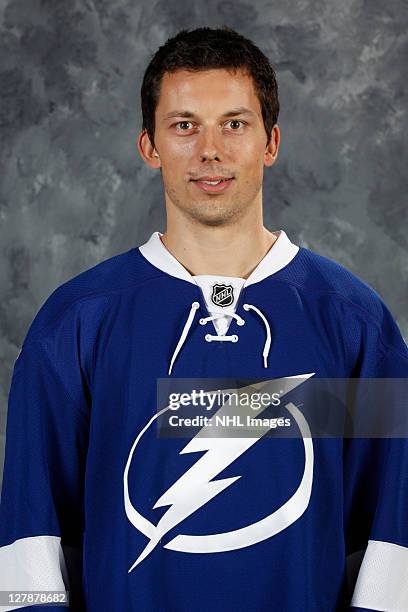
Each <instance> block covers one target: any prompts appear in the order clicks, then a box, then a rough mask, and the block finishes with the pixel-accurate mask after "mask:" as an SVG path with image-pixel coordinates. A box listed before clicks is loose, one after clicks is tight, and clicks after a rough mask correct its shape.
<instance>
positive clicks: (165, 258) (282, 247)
mask: <svg viewBox="0 0 408 612" xmlns="http://www.w3.org/2000/svg"><path fill="white" fill-rule="evenodd" d="M273 233H274V234H275V235H277V236H278V238H277V240H275V242H274V244H273V245H272V247H271V248H270V249H269V251H268V252H267V253H266V255H265V256H264V257H263V259H261V261H260V262H259V264H258V265H257V266H256V268H255V269H254V270H253V271H252V272H251V274H250V275H249V276H248V278H247V279H246V280H245V282H244V285H243V286H244V287H247V286H248V285H253V284H254V283H259V281H261V280H263V279H264V278H266V277H267V276H270V275H271V274H274V273H275V272H278V270H281V269H282V268H284V267H285V266H286V265H287V264H288V263H290V262H291V261H292V259H293V258H294V257H295V255H296V254H297V252H298V251H299V247H298V246H297V245H296V244H294V243H293V242H291V241H290V240H289V238H288V236H287V235H286V233H285V232H284V230H278V231H276V232H273ZM160 236H163V234H162V233H161V232H153V234H152V235H151V236H150V238H149V240H148V241H147V242H145V243H144V244H142V245H141V246H140V247H139V251H140V252H141V254H142V255H143V257H145V258H146V259H147V260H148V261H149V262H150V263H151V264H152V265H153V266H155V267H156V268H159V270H162V271H163V272H166V273H167V274H170V275H171V276H175V277H176V278H181V279H183V280H186V281H188V282H190V283H193V284H196V281H195V280H194V275H192V274H190V272H189V271H188V270H187V269H186V268H185V267H184V266H183V265H182V264H181V263H180V262H179V261H178V260H177V259H176V258H175V257H174V255H172V254H171V253H170V251H169V250H168V249H167V248H166V247H165V246H164V244H163V242H162V241H161V239H160ZM214 276H217V278H218V277H220V278H222V275H219V274H217V275H214ZM237 278H238V277H237Z"/></svg>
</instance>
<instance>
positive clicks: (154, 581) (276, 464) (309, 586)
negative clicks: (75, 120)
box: [0, 230, 408, 612]
mask: <svg viewBox="0 0 408 612" xmlns="http://www.w3.org/2000/svg"><path fill="white" fill-rule="evenodd" d="M298 376H303V377H309V376H315V377H321V378H351V377H357V378H364V377H366V378H371V377H378V378H381V377H383V378H405V377H407V376H408V349H407V346H406V344H405V342H404V340H403V338H402V336H401V333H400V331H399V329H398V326H397V324H396V322H395V320H394V319H393V317H392V315H391V313H390V311H389V310H388V309H387V307H386V305H385V304H384V302H383V301H382V299H381V298H380V296H379V295H378V294H377V293H376V292H375V291H374V290H373V289H371V288H370V287H369V286H368V285H366V284H365V283H363V282H362V281H361V280H359V279H358V278H356V277H355V276H354V275H353V274H352V273H350V272H349V271H348V270H346V269H345V268H344V267H342V266H340V265H339V264H337V263H335V262H334V261H332V260H330V259H328V258H325V257H323V256H320V255H318V254H317V253H315V252H313V251H311V250H310V249H308V248H305V247H299V246H297V245H295V244H294V243H293V242H292V241H291V240H290V239H289V237H288V236H287V234H286V233H285V232H284V231H283V230H280V231H278V232H277V240H276V242H275V243H274V244H273V246H272V248H271V249H270V250H269V252H268V253H267V254H266V256H265V257H264V258H263V259H262V261H261V262H260V263H259V264H258V266H257V267H256V268H255V270H254V271H253V272H252V273H251V274H250V276H249V277H248V278H247V279H239V278H235V277H225V276H212V275H198V276H193V275H191V274H190V273H189V272H188V271H187V270H186V269H185V268H184V266H182V265H181V264H180V263H179V262H178V261H177V259H176V258H175V257H173V256H172V255H171V253H170V252H169V251H168V250H167V249H166V248H165V246H164V244H163V243H162V241H161V239H160V233H159V232H154V233H153V234H152V236H151V238H150V239H149V240H148V241H147V242H146V243H145V244H144V245H142V246H141V247H139V248H131V249H130V250H128V251H127V252H124V253H121V254H119V255H117V256H115V257H112V258H110V259H107V260H106V261H103V262H102V263H100V264H98V265H96V266H94V267H93V268H91V269H89V270H87V271H85V272H83V273H81V274H79V275H78V276H76V277H75V278H73V279H71V280H69V281H68V282H66V283H64V284H63V285H61V286H60V287H58V288H57V289H56V290H55V291H54V292H53V293H52V294H51V296H50V297H49V298H48V299H47V300H46V301H45V303H44V304H43V306H42V307H41V309H40V310H39V312H38V313H37V315H36V317H35V319H34V321H33V322H32V324H31V326H30V328H29V330H28V333H27V335H26V337H25V340H24V343H23V346H22V350H21V352H20V354H19V356H18V358H17V360H16V363H15V365H14V370H13V376H12V382H11V387H10V393H9V405H8V416H7V429H6V452H5V464H4V476H3V486H2V496H1V505H0V591H25V592H28V591H29V592H37V591H61V590H62V591H63V590H68V591H69V592H70V596H71V602H72V603H71V609H75V610H86V611H87V612H105V611H106V612H108V611H109V612H116V611H117V612H192V611H193V612H208V610H212V611H213V612H271V611H279V612H281V611H283V612H300V611H302V612H335V611H338V610H345V609H349V607H350V606H353V607H354V608H353V609H356V610H357V609H365V610H386V611H390V612H402V611H407V610H408V444H407V441H406V440H405V439H403V438H401V439H400V438H382V439H381V438H378V439H348V440H346V439H342V438H340V437H339V438H324V437H321V438H316V439H312V438H310V439H309V442H307V443H306V440H302V438H301V437H300V438H293V439H283V438H282V439H278V438H276V439H272V438H268V437H264V438H262V439H261V438H259V439H258V440H255V441H252V442H248V441H247V442H246V443H245V444H244V443H242V441H241V443H239V442H237V441H235V442H234V443H233V442H231V440H229V441H225V443H223V440H222V439H219V440H218V441H213V442H212V443H209V442H208V440H207V441H206V442H205V441H203V439H200V438H199V437H194V438H192V439H191V440H190V441H188V440H186V439H183V438H177V437H175V438H165V437H160V436H158V435H157V431H156V429H155V427H154V425H155V419H156V417H157V381H158V379H168V380H169V381H171V380H177V379H187V378H201V379H206V378H211V379H212V378H213V379H235V380H241V379H246V380H252V379H257V380H260V379H268V380H272V379H285V380H290V377H298ZM301 411H302V407H299V413H298V419H302V418H303V417H306V418H307V414H306V413H305V414H304V415H303V416H302V414H301ZM305 412H306V411H305ZM299 422H300V421H299ZM234 444H235V447H234ZM357 557H360V559H361V558H362V562H361V566H359V565H357V567H359V571H358V578H357V581H356V582H355V584H354V582H353V583H350V582H348V580H347V566H348V563H350V561H351V560H353V559H354V558H357ZM3 603H4V602H3ZM21 607H22V604H20V605H19V604H18V602H17V603H15V601H14V603H9V604H7V605H3V606H0V610H4V611H6V610H14V609H19V608H21ZM25 609H27V610H39V609H43V608H42V607H40V606H37V605H33V606H29V607H27V608H25ZM53 609H55V610H57V609H60V608H59V607H57V606H55V608H54V607H50V610H53Z"/></svg>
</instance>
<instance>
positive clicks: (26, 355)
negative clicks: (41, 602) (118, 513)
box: [0, 340, 89, 612]
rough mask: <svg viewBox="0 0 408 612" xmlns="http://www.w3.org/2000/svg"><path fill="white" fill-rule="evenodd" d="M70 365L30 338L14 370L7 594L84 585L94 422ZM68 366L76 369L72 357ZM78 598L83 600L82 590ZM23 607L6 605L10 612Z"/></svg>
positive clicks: (5, 529) (3, 571)
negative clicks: (72, 384)
mask: <svg viewBox="0 0 408 612" xmlns="http://www.w3.org/2000/svg"><path fill="white" fill-rule="evenodd" d="M63 362H64V356H61V355H60V357H59V359H56V358H55V355H54V354H52V351H51V352H50V348H49V346H47V344H46V343H42V342H40V341H39V340H29V341H27V342H26V343H25V344H24V345H23V348H22V350H21V352H20V354H19V356H18V358H17V361H16V362H15V364H14V369H13V375H12V381H11V386H10V391H9V399H8V412H7V425H6V445H5V461H4V470H3V484H2V492H1V503H0V591H35V592H38V591H40V592H48V591H70V588H71V589H72V588H73V585H74V583H75V585H77V584H78V582H79V578H78V575H79V574H80V564H81V561H80V560H81V548H82V536H83V530H84V516H83V484H84V472H85V460H86V450H87V440H88V429H89V427H88V425H89V423H88V415H87V412H86V411H85V409H84V404H81V403H79V402H78V401H77V398H74V397H73V396H72V394H71V393H70V391H69V386H68V385H67V381H69V380H70V379H71V380H72V373H70V374H67V373H66V372H65V373H64V372H63V371H62V368H61V365H60V364H61V363H63ZM65 363H66V368H67V369H69V368H70V367H71V366H70V356H69V355H66V359H65ZM70 377H71V378H70ZM84 403H85V400H84ZM76 588H77V589H78V587H77V586H76ZM69 595H70V600H71V605H72V600H73V596H74V594H73V593H71V592H70V593H69ZM75 597H81V593H80V592H79V591H78V590H77V592H76V593H75ZM15 609H19V606H18V605H16V604H14V605H11V604H10V605H6V606H3V605H0V610H1V611H2V612H6V611H8V610H15ZM22 609H24V610H31V609H32V610H40V609H41V610H43V609H44V610H45V609H47V610H54V609H55V610H61V609H65V608H64V607H61V606H48V605H47V606H46V607H44V606H37V605H35V606H33V607H31V606H30V607H27V606H26V605H25V606H24V607H22ZM72 609H73V608H72ZM75 609H77V608H75Z"/></svg>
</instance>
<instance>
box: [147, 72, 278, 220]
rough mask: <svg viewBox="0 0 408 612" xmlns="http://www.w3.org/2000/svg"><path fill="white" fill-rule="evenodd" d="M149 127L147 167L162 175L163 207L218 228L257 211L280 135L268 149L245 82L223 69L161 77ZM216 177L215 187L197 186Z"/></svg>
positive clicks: (245, 78) (252, 92) (256, 107)
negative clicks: (152, 128)
mask: <svg viewBox="0 0 408 612" xmlns="http://www.w3.org/2000/svg"><path fill="white" fill-rule="evenodd" d="M155 122H156V126H155V134H154V139H155V148H154V149H153V148H151V159H152V163H151V164H150V165H152V166H153V167H160V168H161V171H162V176H163V183H164V190H165V197H166V202H167V205H168V206H171V205H173V206H175V207H177V208H178V209H180V210H181V211H183V212H184V213H185V214H187V215H188V216H190V217H191V218H193V219H195V220H197V221H199V222H200V223H205V224H209V225H219V224H224V223H228V222H231V221H236V220H238V219H239V218H240V217H241V216H242V215H243V214H244V213H247V212H248V209H249V208H251V207H253V210H255V208H256V207H257V206H258V205H259V203H261V198H262V179H263V171H264V166H265V165H272V164H273V163H274V161H275V159H276V155H277V149H278V145H279V128H278V126H277V125H275V126H274V129H273V132H272V138H271V143H270V144H269V146H267V144H266V140H267V136H266V132H265V128H264V124H263V119H262V111H261V105H260V102H259V100H258V97H257V95H256V93H255V89H254V85H253V81H252V79H251V77H250V76H248V75H246V74H245V73H244V72H243V71H238V72H236V73H230V72H228V71H227V70H224V69H216V70H206V71H201V72H189V71H187V70H178V71H177V72H175V73H165V75H164V76H163V79H162V84H161V91H160V98H159V102H158V105H157V108H156V115H155ZM144 138H145V143H146V138H147V136H146V135H145V137H144ZM139 150H140V149H139ZM154 164H155V165H154ZM220 177H222V178H223V179H224V180H223V181H222V182H221V183H220V184H218V185H209V184H208V183H206V182H204V181H205V180H211V179H213V180H217V179H219V178H220ZM199 179H202V180H199Z"/></svg>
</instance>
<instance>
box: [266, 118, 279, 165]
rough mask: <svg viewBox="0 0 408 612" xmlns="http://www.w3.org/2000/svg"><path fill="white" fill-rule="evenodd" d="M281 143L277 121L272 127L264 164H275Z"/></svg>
mask: <svg viewBox="0 0 408 612" xmlns="http://www.w3.org/2000/svg"><path fill="white" fill-rule="evenodd" d="M279 143H280V130H279V126H278V124H277V123H275V125H274V126H273V128H272V132H271V139H270V141H269V142H268V144H267V146H266V149H265V154H264V164H265V166H273V164H274V163H275V162H276V160H277V157H278V150H279Z"/></svg>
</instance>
